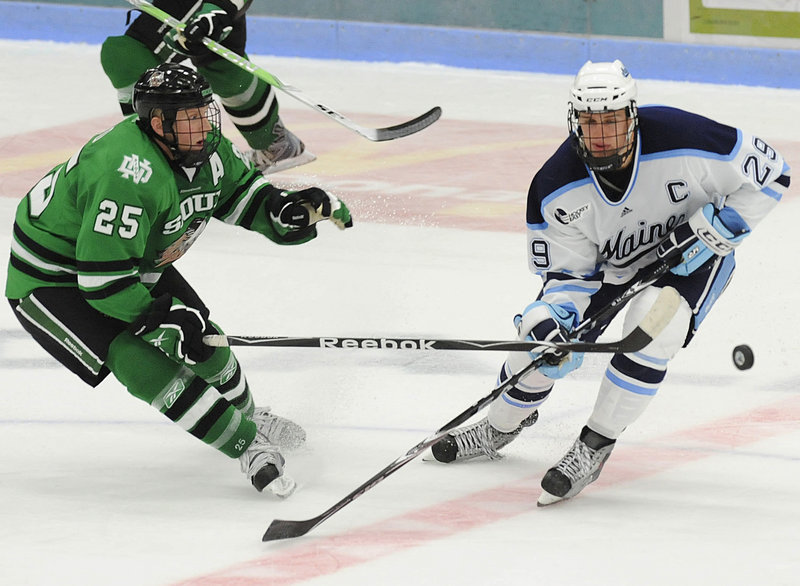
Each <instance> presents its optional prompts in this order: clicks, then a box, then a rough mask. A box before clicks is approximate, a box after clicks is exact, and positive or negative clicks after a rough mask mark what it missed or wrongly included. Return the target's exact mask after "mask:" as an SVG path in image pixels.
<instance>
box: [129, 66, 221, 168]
mask: <svg viewBox="0 0 800 586" xmlns="http://www.w3.org/2000/svg"><path fill="white" fill-rule="evenodd" d="M133 107H134V109H135V110H136V113H137V114H138V115H139V121H138V123H139V126H140V127H141V128H142V129H143V130H144V131H145V133H147V134H148V136H150V137H151V138H152V139H154V140H156V141H157V142H159V143H161V144H163V145H164V146H165V147H166V148H167V149H168V150H169V151H170V153H171V155H172V158H173V160H174V161H175V162H176V163H177V164H179V165H181V166H182V167H200V166H202V165H203V164H204V163H205V162H206V161H208V159H209V158H210V157H211V155H212V154H213V153H214V152H215V151H216V150H217V147H218V146H219V143H220V140H221V139H222V133H221V131H220V126H221V114H220V109H219V106H217V104H216V103H215V102H214V98H213V95H212V91H211V87H210V86H209V84H208V82H207V81H206V80H205V79H204V78H203V77H201V76H200V75H199V74H198V73H197V72H195V71H194V70H193V69H191V68H189V67H186V66H183V65H177V64H173V63H164V64H161V65H159V66H158V67H156V68H154V69H150V70H148V71H146V72H145V73H144V75H142V77H141V78H140V79H139V81H138V82H136V85H135V86H134V92H133ZM194 108H197V109H199V111H200V113H201V115H202V117H203V118H205V119H206V120H207V121H208V124H209V125H210V128H211V130H210V131H208V132H205V131H203V132H204V134H205V135H204V137H203V140H202V144H201V145H198V143H199V142H200V141H199V137H197V138H195V137H193V136H192V134H193V133H195V134H196V133H197V132H198V131H197V125H198V122H197V121H196V120H193V121H192V122H191V123H190V124H179V122H180V121H179V120H178V114H179V112H181V111H183V110H192V109H194ZM153 118H160V120H161V131H162V134H159V133H157V132H156V131H155V130H154V129H153V125H152V123H151V120H152V119H153ZM187 126H189V127H191V129H194V132H192V130H191V129H190V130H188V132H187V130H186V127H187ZM178 127H181V128H184V130H183V132H181V133H180V134H181V136H179V132H178ZM202 127H204V128H208V125H206V124H205V123H203V124H202ZM181 139H183V140H182V141H181ZM181 143H183V145H184V146H181ZM186 145H191V146H186Z"/></svg>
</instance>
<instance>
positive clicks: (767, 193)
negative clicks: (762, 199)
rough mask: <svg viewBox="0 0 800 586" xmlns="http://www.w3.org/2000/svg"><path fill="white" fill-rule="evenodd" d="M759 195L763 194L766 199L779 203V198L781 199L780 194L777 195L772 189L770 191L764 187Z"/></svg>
mask: <svg viewBox="0 0 800 586" xmlns="http://www.w3.org/2000/svg"><path fill="white" fill-rule="evenodd" d="M761 193H763V194H764V195H766V196H767V197H771V198H772V199H774V200H775V201H780V200H781V198H782V197H783V194H782V193H778V192H777V191H775V190H774V189H770V188H769V187H765V188H764V189H762V190H761Z"/></svg>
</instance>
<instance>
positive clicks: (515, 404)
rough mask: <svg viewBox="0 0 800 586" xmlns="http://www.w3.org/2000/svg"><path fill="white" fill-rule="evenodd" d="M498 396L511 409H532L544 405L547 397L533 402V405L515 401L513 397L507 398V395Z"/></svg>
mask: <svg viewBox="0 0 800 586" xmlns="http://www.w3.org/2000/svg"><path fill="white" fill-rule="evenodd" d="M500 384H503V383H502V381H500V382H498V385H500ZM500 396H501V397H503V401H505V402H506V403H508V404H509V405H512V406H513V407H519V408H520V409H533V408H535V407H538V406H539V405H541V404H542V403H544V402H545V401H546V400H547V397H548V396H549V395H547V396H545V397H544V398H543V399H540V400H538V401H534V402H533V403H523V402H522V401H517V400H515V399H514V398H513V397H509V396H508V393H503V394H502V395H500Z"/></svg>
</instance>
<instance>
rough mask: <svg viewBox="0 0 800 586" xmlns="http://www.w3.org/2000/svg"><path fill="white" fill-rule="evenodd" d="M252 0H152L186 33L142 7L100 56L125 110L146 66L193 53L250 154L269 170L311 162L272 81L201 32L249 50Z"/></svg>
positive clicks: (241, 51) (231, 46) (243, 51)
mask: <svg viewBox="0 0 800 586" xmlns="http://www.w3.org/2000/svg"><path fill="white" fill-rule="evenodd" d="M251 3H252V0H208V1H205V2H201V1H200V0H153V2H152V4H153V5H154V6H156V7H158V8H160V9H161V10H164V11H165V12H167V13H169V14H171V15H172V16H174V17H175V18H177V19H178V20H181V21H183V22H185V23H186V28H185V29H184V32H183V34H176V33H175V32H174V31H172V30H171V29H170V28H169V27H168V26H167V25H163V24H162V23H161V22H160V21H158V20H156V19H155V18H153V17H152V16H150V15H148V14H140V15H139V16H138V17H136V18H135V19H134V21H133V22H132V23H131V25H130V26H129V27H128V29H127V30H126V31H125V34H123V35H115V36H110V37H108V38H107V39H106V40H105V41H103V45H102V47H101V50H100V61H101V63H102V66H103V70H104V71H105V73H106V75H107V76H108V78H109V80H110V81H111V83H112V85H113V86H114V88H115V89H116V90H117V96H118V99H119V104H120V107H121V108H122V112H123V114H131V113H133V104H132V99H133V84H134V83H135V82H136V80H137V79H139V77H140V76H141V75H142V73H144V72H145V71H146V70H147V69H149V68H151V67H155V66H156V65H158V64H159V63H162V62H165V61H171V62H174V63H177V62H181V61H183V60H185V59H191V61H192V64H193V65H194V66H195V68H196V69H197V70H198V71H199V72H200V74H201V75H202V76H203V77H205V78H206V79H207V80H208V82H209V83H210V84H211V89H212V90H213V91H214V93H215V94H217V95H218V96H219V98H220V101H221V103H222V106H223V108H224V109H225V111H226V112H227V113H228V116H229V117H230V119H231V121H232V122H233V124H234V126H236V128H237V129H238V130H239V132H240V133H241V134H242V137H243V138H244V139H245V140H246V141H247V144H248V145H249V146H250V149H249V150H247V151H246V152H245V155H247V156H248V158H250V159H251V160H252V161H253V164H254V165H255V166H256V167H258V168H259V169H260V170H261V171H262V172H263V173H265V174H267V173H275V172H277V171H283V170H285V169H290V168H292V167H297V166H298V165H304V164H306V163H310V162H312V161H313V160H315V159H316V157H315V156H314V155H313V154H312V153H311V152H310V151H309V150H308V149H306V146H305V144H304V143H303V141H302V140H300V139H299V138H298V137H297V136H296V135H295V134H294V133H292V132H291V131H290V130H289V129H287V128H286V127H285V126H284V124H283V121H282V119H281V117H280V113H279V104H278V100H277V98H276V96H275V90H274V89H273V88H272V86H270V85H269V84H268V83H267V82H265V81H264V80H262V79H259V78H257V77H256V76H254V75H253V74H252V73H248V72H247V71H245V70H244V69H241V68H240V67H238V66H236V65H234V64H232V63H229V62H228V61H226V60H225V59H223V58H222V57H219V56H218V55H216V54H215V53H212V52H211V51H209V50H208V49H206V47H205V46H204V45H203V42H202V40H203V37H208V38H210V39H212V40H214V41H217V42H219V43H220V44H221V45H222V46H224V47H226V48H227V49H230V50H232V51H234V52H235V53H237V54H239V55H242V56H244V57H247V53H246V47H245V45H246V42H247V15H246V12H247V10H248V8H250V5H251Z"/></svg>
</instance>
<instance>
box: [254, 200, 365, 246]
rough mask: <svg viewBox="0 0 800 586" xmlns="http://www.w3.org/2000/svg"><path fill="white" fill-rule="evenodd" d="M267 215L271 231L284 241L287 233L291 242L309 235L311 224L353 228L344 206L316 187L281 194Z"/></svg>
mask: <svg viewBox="0 0 800 586" xmlns="http://www.w3.org/2000/svg"><path fill="white" fill-rule="evenodd" d="M269 214H270V218H271V219H272V224H273V225H274V226H275V229H276V230H277V231H278V233H279V234H280V235H281V236H283V237H284V238H286V236H287V235H288V234H291V236H292V239H300V238H304V237H306V236H308V235H309V234H310V233H311V231H312V230H313V226H314V224H316V223H317V222H320V221H322V220H330V221H331V222H333V223H334V224H336V226H337V227H338V228H339V229H341V230H344V229H345V228H350V227H352V226H353V219H352V218H351V217H350V210H349V209H347V206H346V205H345V203H344V202H343V201H342V200H340V199H339V198H337V197H336V196H335V195H331V194H329V193H326V192H325V191H323V190H322V189H320V188H319V187H309V188H308V189H302V190H300V191H293V192H289V191H282V192H281V193H280V195H279V196H277V197H274V198H273V199H272V201H271V203H270V206H269ZM288 239H289V238H287V240H288Z"/></svg>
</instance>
